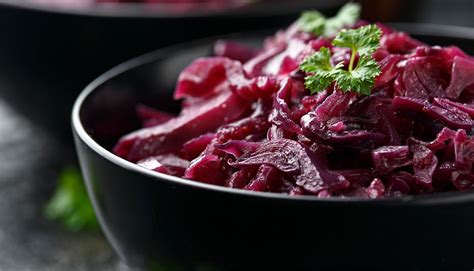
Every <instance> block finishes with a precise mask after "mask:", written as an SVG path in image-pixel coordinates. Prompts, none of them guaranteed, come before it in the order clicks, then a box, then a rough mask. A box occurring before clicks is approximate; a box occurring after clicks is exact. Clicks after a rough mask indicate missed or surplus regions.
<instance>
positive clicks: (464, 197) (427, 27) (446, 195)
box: [71, 23, 474, 206]
mask: <svg viewBox="0 0 474 271" xmlns="http://www.w3.org/2000/svg"><path fill="white" fill-rule="evenodd" d="M389 25H390V26H392V27H394V28H399V29H404V30H405V31H407V30H408V29H411V30H413V31H411V30H410V31H407V32H410V34H423V35H435V36H439V37H450V38H460V39H466V37H472V38H471V39H472V40H473V42H474V28H470V27H462V26H449V25H437V24H419V23H392V24H389ZM239 34H240V35H242V33H236V34H230V35H224V36H218V37H211V38H206V39H200V40H195V41H191V42H185V43H181V44H178V45H172V46H169V47H165V48H162V49H158V50H155V51H152V52H150V53H147V54H144V55H141V56H138V57H135V58H133V59H131V60H128V61H126V62H124V63H122V64H119V65H118V66H115V67H114V68H112V69H110V70H108V71H107V72H105V73H103V74H102V75H100V76H99V77H97V78H96V79H95V80H93V81H92V82H91V83H90V84H89V85H87V86H86V87H85V89H84V90H83V91H82V92H81V93H80V94H79V96H78V97H77V99H76V101H75V102H74V105H73V109H72V115H71V124H72V129H73V132H74V133H75V134H76V135H77V138H78V139H80V140H81V142H82V143H83V144H85V145H87V147H88V148H90V149H91V150H93V151H94V152H95V153H96V154H98V155H100V156H102V157H103V158H104V159H106V160H108V161H109V162H111V163H113V164H115V165H117V166H119V167H122V168H125V169H126V170H130V171H133V172H135V173H137V174H141V175H143V176H145V177H150V178H153V179H157V181H165V182H169V183H172V184H177V185H185V186H189V187H191V188H197V189H205V190H210V191H214V192H220V193H227V194H233V195H239V196H246V197H254V198H267V199H275V200H288V201H306V202H319V203H322V204H323V203H324V204H354V203H357V204H364V205H383V206H430V205H441V204H454V203H462V202H466V201H469V200H474V191H472V190H471V191H454V192H440V193H435V194H425V195H408V196H404V197H400V198H397V197H389V198H381V199H366V198H351V197H349V198H339V197H334V198H318V197H316V196H311V195H295V196H290V195H286V194H280V193H269V192H255V191H247V190H243V189H232V188H228V187H223V186H218V185H213V184H207V183H201V182H198V181H193V180H187V179H184V178H180V177H175V176H171V175H167V174H163V173H159V172H155V171H152V170H149V169H146V168H144V167H141V166H138V165H137V164H135V163H132V162H129V161H127V160H125V159H123V158H121V157H119V156H116V155H115V154H113V153H112V152H110V151H108V150H107V149H105V148H104V147H102V146H100V145H99V144H98V143H97V142H96V141H95V140H94V139H92V137H91V136H89V134H88V133H87V132H86V130H85V129H84V126H83V125H82V122H81V119H80V112H81V109H82V105H83V104H84V101H85V100H86V99H87V98H88V97H89V95H90V94H92V93H93V92H94V91H95V90H96V89H97V88H98V87H100V86H101V85H102V84H104V83H106V82H108V81H109V80H113V79H114V78H115V77H116V76H118V75H120V74H122V73H125V72H127V71H129V70H132V69H134V68H137V67H139V66H141V65H145V64H149V63H151V62H154V61H156V60H157V59H159V58H162V57H163V56H166V55H167V53H168V52H174V51H180V50H183V49H186V48H189V47H194V46H199V45H204V44H206V43H210V42H212V41H215V40H218V39H219V38H225V37H227V38H228V37H232V35H239ZM250 34H252V32H250ZM253 34H256V33H255V32H254V33H253ZM247 36H248V33H247ZM467 39H468V38H467ZM76 149H77V147H76Z"/></svg>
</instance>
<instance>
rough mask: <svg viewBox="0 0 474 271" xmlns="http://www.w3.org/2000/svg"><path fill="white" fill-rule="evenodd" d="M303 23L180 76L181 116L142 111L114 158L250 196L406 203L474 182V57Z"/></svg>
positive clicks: (353, 15) (349, 16)
mask: <svg viewBox="0 0 474 271" xmlns="http://www.w3.org/2000/svg"><path fill="white" fill-rule="evenodd" d="M359 12H360V8H359V6H358V5H356V4H353V3H349V4H347V5H346V6H344V7H343V8H342V9H341V10H340V11H339V13H338V14H337V15H336V16H335V17H332V18H327V17H325V16H324V15H322V14H321V13H319V12H317V11H308V12H305V13H303V15H302V16H301V18H300V19H299V20H297V21H296V22H295V23H294V24H292V25H291V26H289V27H288V28H287V29H286V30H283V31H279V32H277V33H276V34H275V35H274V36H271V37H268V38H267V39H266V40H265V41H264V43H263V47H262V48H261V49H258V50H256V49H254V48H250V47H248V46H246V45H243V44H239V43H236V42H227V41H221V42H219V43H218V44H217V45H216V46H215V56H212V57H203V58H199V59H196V60H195V61H194V62H192V63H191V64H190V65H189V66H188V67H186V68H185V69H184V70H183V71H182V72H181V74H180V76H179V78H178V81H177V85H176V89H175V92H174V98H175V99H179V100H182V110H181V113H180V114H179V115H177V116H173V115H170V114H168V113H164V112H161V111H159V110H156V109H153V108H150V107H147V106H144V105H140V106H139V107H138V109H137V113H138V116H139V117H140V119H142V120H143V128H142V129H140V130H138V131H135V132H132V133H130V134H128V135H125V136H124V137H122V138H121V139H120V140H119V142H118V143H117V145H116V146H115V148H114V149H113V151H114V153H115V154H116V155H118V156H120V157H122V158H124V159H127V160H128V161H131V162H134V163H137V164H138V165H140V166H142V167H145V168H147V169H150V170H154V171H157V172H161V173H165V174H169V175H173V176H178V177H183V178H186V179H190V180H194V181H197V182H203V183H208V184H214V185H219V186H225V187H230V188H237V189H245V190H250V191H262V192H274V193H284V194H290V195H314V196H315V197H320V198H327V197H363V198H381V197H400V196H403V195H416V194H428V193H435V192H443V191H457V190H469V189H471V188H473V186H474V185H473V184H474V171H473V161H474V139H473V136H472V134H473V130H474V129H473V125H474V121H473V118H474V58H473V57H471V56H469V55H467V54H466V53H464V52H463V51H462V50H461V49H459V48H458V47H456V46H449V47H440V46H431V45H427V44H425V43H423V42H421V41H418V40H416V39H414V38H413V37H410V36H409V35H408V34H406V33H404V32H399V31H397V30H394V29H391V28H389V27H387V26H384V25H382V24H369V23H367V22H365V21H361V20H359V19H358V17H359Z"/></svg>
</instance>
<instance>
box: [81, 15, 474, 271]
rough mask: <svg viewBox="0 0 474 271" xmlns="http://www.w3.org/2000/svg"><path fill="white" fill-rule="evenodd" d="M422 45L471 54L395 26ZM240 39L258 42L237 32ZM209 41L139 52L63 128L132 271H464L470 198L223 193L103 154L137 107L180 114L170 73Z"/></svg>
mask: <svg viewBox="0 0 474 271" xmlns="http://www.w3.org/2000/svg"><path fill="white" fill-rule="evenodd" d="M395 27H396V28H398V29H402V30H405V31H408V32H410V33H412V34H414V36H415V37H417V38H419V39H421V40H423V41H426V42H428V43H431V44H440V45H450V44H457V45H459V46H461V48H463V49H464V50H466V51H467V52H470V53H473V52H474V29H468V28H461V27H446V26H435V25H418V24H399V25H395ZM240 40H243V41H247V42H252V43H255V42H258V40H259V38H258V37H257V38H252V37H251V36H250V35H247V34H244V35H241V36H240ZM212 42H213V41H212V40H207V41H200V42H195V43H189V44H186V45H181V46H176V47H171V48H167V49H163V50H159V51H156V52H153V53H151V54H147V55H144V56H142V57H139V58H136V59H133V60H131V61H129V62H126V63H124V64H122V65H120V66H118V67H116V68H115V69H113V70H111V71H109V72H107V73H106V74H104V75H102V76H100V77H99V78H98V79H97V80H95V81H94V82H93V83H91V84H90V85H89V86H88V87H87V88H86V89H85V90H84V91H83V92H82V94H81V95H80V96H79V98H78V99H77V101H76V103H75V106H74V109H73V114H72V125H73V130H74V135H75V139H76V148H77V152H78V155H79V159H80V162H81V166H82V170H83V174H84V177H85V180H86V183H87V187H88V191H89V195H90V198H91V199H92V202H93V205H94V208H95V211H96V213H97V215H98V218H99V220H100V223H101V225H102V228H103V230H104V232H105V234H106V236H107V238H108V240H109V241H110V243H111V244H112V246H113V247H114V249H115V250H116V252H117V253H118V254H119V256H120V257H121V259H122V260H124V261H125V262H126V263H127V264H129V265H131V266H142V267H143V266H145V267H149V266H155V265H157V264H161V265H167V266H173V267H176V266H179V267H182V268H184V269H182V270H193V269H192V268H196V267H202V266H203V265H204V266H207V267H209V266H211V267H212V268H215V269H212V270H471V269H472V268H473V267H474V260H473V258H472V251H474V230H473V229H474V212H473V211H474V193H472V192H465V193H458V192H453V193H441V194H437V195H427V196H416V197H411V196H407V197H404V198H401V199H379V200H364V199H344V200H342V199H317V198H314V197H310V196H294V197H290V196H287V195H280V194H270V193H257V192H248V191H243V190H233V189H228V188H223V187H218V186H213V185H207V184H202V183H198V182H193V181H189V180H184V179H181V178H176V177H172V176H168V175H164V174H160V173H156V172H153V171H150V170H147V169H144V168H142V167H139V166H137V165H135V164H133V163H130V162H128V161H125V160H123V159H121V158H119V157H117V156H115V155H114V154H112V153H111V152H110V151H109V150H110V147H111V146H112V145H113V143H114V142H115V141H116V140H117V139H118V137H119V136H121V135H123V134H124V133H126V132H128V131H131V130H133V129H135V128H138V126H139V124H138V120H137V119H136V117H135V114H134V107H135V105H136V104H137V103H139V102H140V103H145V104H148V105H151V106H157V107H158V108H160V109H162V110H171V111H176V110H178V106H177V104H176V103H175V102H173V101H172V99H171V95H172V90H173V85H174V83H175V80H176V78H177V75H178V73H179V71H180V70H181V69H182V68H183V67H184V66H185V65H186V64H188V63H189V62H190V61H191V60H192V59H194V58H196V57H199V56H203V55H207V54H209V52H210V48H211V46H212Z"/></svg>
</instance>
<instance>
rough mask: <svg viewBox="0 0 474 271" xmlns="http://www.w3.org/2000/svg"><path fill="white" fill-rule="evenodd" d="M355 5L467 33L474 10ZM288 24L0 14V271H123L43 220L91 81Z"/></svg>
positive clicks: (96, 242) (454, 5) (375, 14)
mask: <svg viewBox="0 0 474 271" xmlns="http://www.w3.org/2000/svg"><path fill="white" fill-rule="evenodd" d="M11 1H15V0H11ZM16 1H22V0H16ZM58 1H61V0H58ZM0 2H1V1H0ZM4 2H5V1H4ZM362 2H363V4H364V6H365V9H364V11H365V12H364V13H365V16H364V17H365V18H368V19H372V20H386V21H414V22H424V23H436V24H450V25H461V26H470V27H474V16H473V15H474V2H473V1H469V0H457V1H442V0H435V1H427V0H426V1H415V0H412V1H393V0H387V1H362ZM295 16H296V15H294V16H293V17H291V16H290V17H286V18H271V17H270V18H268V17H267V18H265V19H262V20H260V21H259V20H251V19H249V20H248V21H247V22H246V23H242V22H240V23H234V24H232V22H231V20H230V19H231V18H221V20H224V21H226V22H227V25H226V24H217V25H220V27H219V26H216V23H215V21H208V22H207V23H208V25H205V24H203V26H205V27H201V28H200V29H199V30H194V29H192V28H191V26H192V22H190V21H182V20H176V21H173V22H164V21H153V20H151V19H150V20H143V21H140V20H136V21H134V20H125V21H123V20H121V19H110V18H109V19H103V18H89V17H83V16H71V15H58V14H53V13H42V12H37V11H26V10H21V9H14V8H10V7H6V6H0V31H1V32H0V33H2V34H3V35H2V39H1V40H0V270H2V271H10V270H11V271H17V270H20V271H21V270H38V271H43V270H44V271H46V270H48V271H49V270H58V271H60V270H71V271H75V270H87V271H93V270H126V267H124V266H122V265H121V264H120V263H119V262H118V260H117V259H116V257H115V255H114V254H113V252H112V251H111V249H110V247H109V246H108V244H107V242H106V241H105V240H104V239H103V237H102V236H101V234H98V233H70V232H67V231H65V230H63V229H62V227H61V226H60V225H58V224H56V223H55V222H51V221H47V220H46V219H44V218H43V216H42V208H43V206H44V204H45V202H46V201H47V199H48V198H49V197H50V195H51V193H52V191H53V189H54V185H55V183H56V178H57V175H58V172H59V171H60V170H61V168H63V167H64V166H66V165H69V164H75V163H76V162H75V154H74V151H73V148H72V145H71V137H70V128H69V125H68V119H69V111H70V106H71V103H72V101H73V98H74V97H75V96H77V94H78V93H79V91H80V90H81V89H82V88H83V87H84V86H85V85H86V84H87V83H88V82H89V81H91V80H92V79H93V78H94V77H96V76H98V75H99V74H100V73H101V72H103V71H105V70H107V69H108V68H110V67H112V66H114V65H116V64H118V63H120V62H122V61H123V60H125V59H128V58H130V57H132V56H135V55H139V54H141V53H145V52H147V51H150V50H152V49H155V48H158V47H160V46H164V45H167V44H171V43H173V42H176V41H183V40H186V39H191V38H196V37H200V36H204V35H208V34H210V33H214V34H217V33H225V32H227V31H231V32H235V31H237V30H239V29H245V28H247V29H257V28H261V27H269V26H271V25H273V26H279V25H285V24H286V23H288V22H289V21H291V20H293V18H296V17H295ZM173 24H175V25H176V24H177V25H180V26H179V27H180V28H179V29H181V30H180V31H178V32H179V33H180V35H178V37H176V36H173V34H172V33H173V32H176V31H175V30H173V29H174V28H172V25H173ZM213 25H214V28H213V27H212V26H213ZM161 28H168V32H160V31H162V30H161ZM107 29H108V30H107ZM186 31H187V32H186ZM131 33H132V34H131ZM158 33H161V34H158ZM181 33H185V34H181ZM120 35H123V38H121V39H116V40H114V38H116V37H117V36H120ZM126 35H132V36H131V37H129V36H126ZM97 51H101V52H104V53H102V54H98V53H97Z"/></svg>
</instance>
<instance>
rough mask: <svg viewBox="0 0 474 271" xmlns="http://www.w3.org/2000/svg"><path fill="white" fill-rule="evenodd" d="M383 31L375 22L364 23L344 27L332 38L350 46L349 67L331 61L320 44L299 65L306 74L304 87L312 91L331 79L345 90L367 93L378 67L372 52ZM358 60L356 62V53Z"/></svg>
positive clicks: (327, 51) (328, 83)
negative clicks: (357, 25) (354, 27)
mask: <svg viewBox="0 0 474 271" xmlns="http://www.w3.org/2000/svg"><path fill="white" fill-rule="evenodd" d="M381 35H382V31H381V30H380V28H378V27H377V26H376V25H366V26H362V27H359V28H357V29H350V30H347V29H343V30H341V31H340V32H339V33H338V34H337V36H336V37H335V38H334V40H333V42H332V44H333V45H334V46H337V47H344V48H349V49H351V58H350V62H349V67H348V69H347V70H345V69H344V64H343V63H342V62H340V63H338V64H336V65H335V66H333V65H332V64H331V51H330V50H329V49H328V48H326V47H322V48H321V49H320V50H319V51H318V52H316V53H314V54H313V55H311V56H309V57H307V58H306V59H305V60H304V61H303V63H302V64H301V65H300V68H301V70H302V71H305V72H307V73H310V74H311V75H308V76H306V78H305V86H306V87H307V88H308V89H309V90H310V92H311V93H312V94H314V93H316V92H319V91H322V90H324V89H326V88H328V87H329V86H330V85H331V84H332V83H333V82H336V85H337V87H338V88H339V89H341V90H342V91H344V92H348V91H355V92H357V93H358V94H365V95H370V93H371V90H372V87H373V86H374V82H375V77H377V75H379V74H380V66H379V64H378V63H377V61H375V59H374V58H373V56H372V54H373V53H374V52H375V50H377V48H378V47H379V46H380V36H381ZM357 55H359V60H358V61H357V64H355V59H356V56H357Z"/></svg>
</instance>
